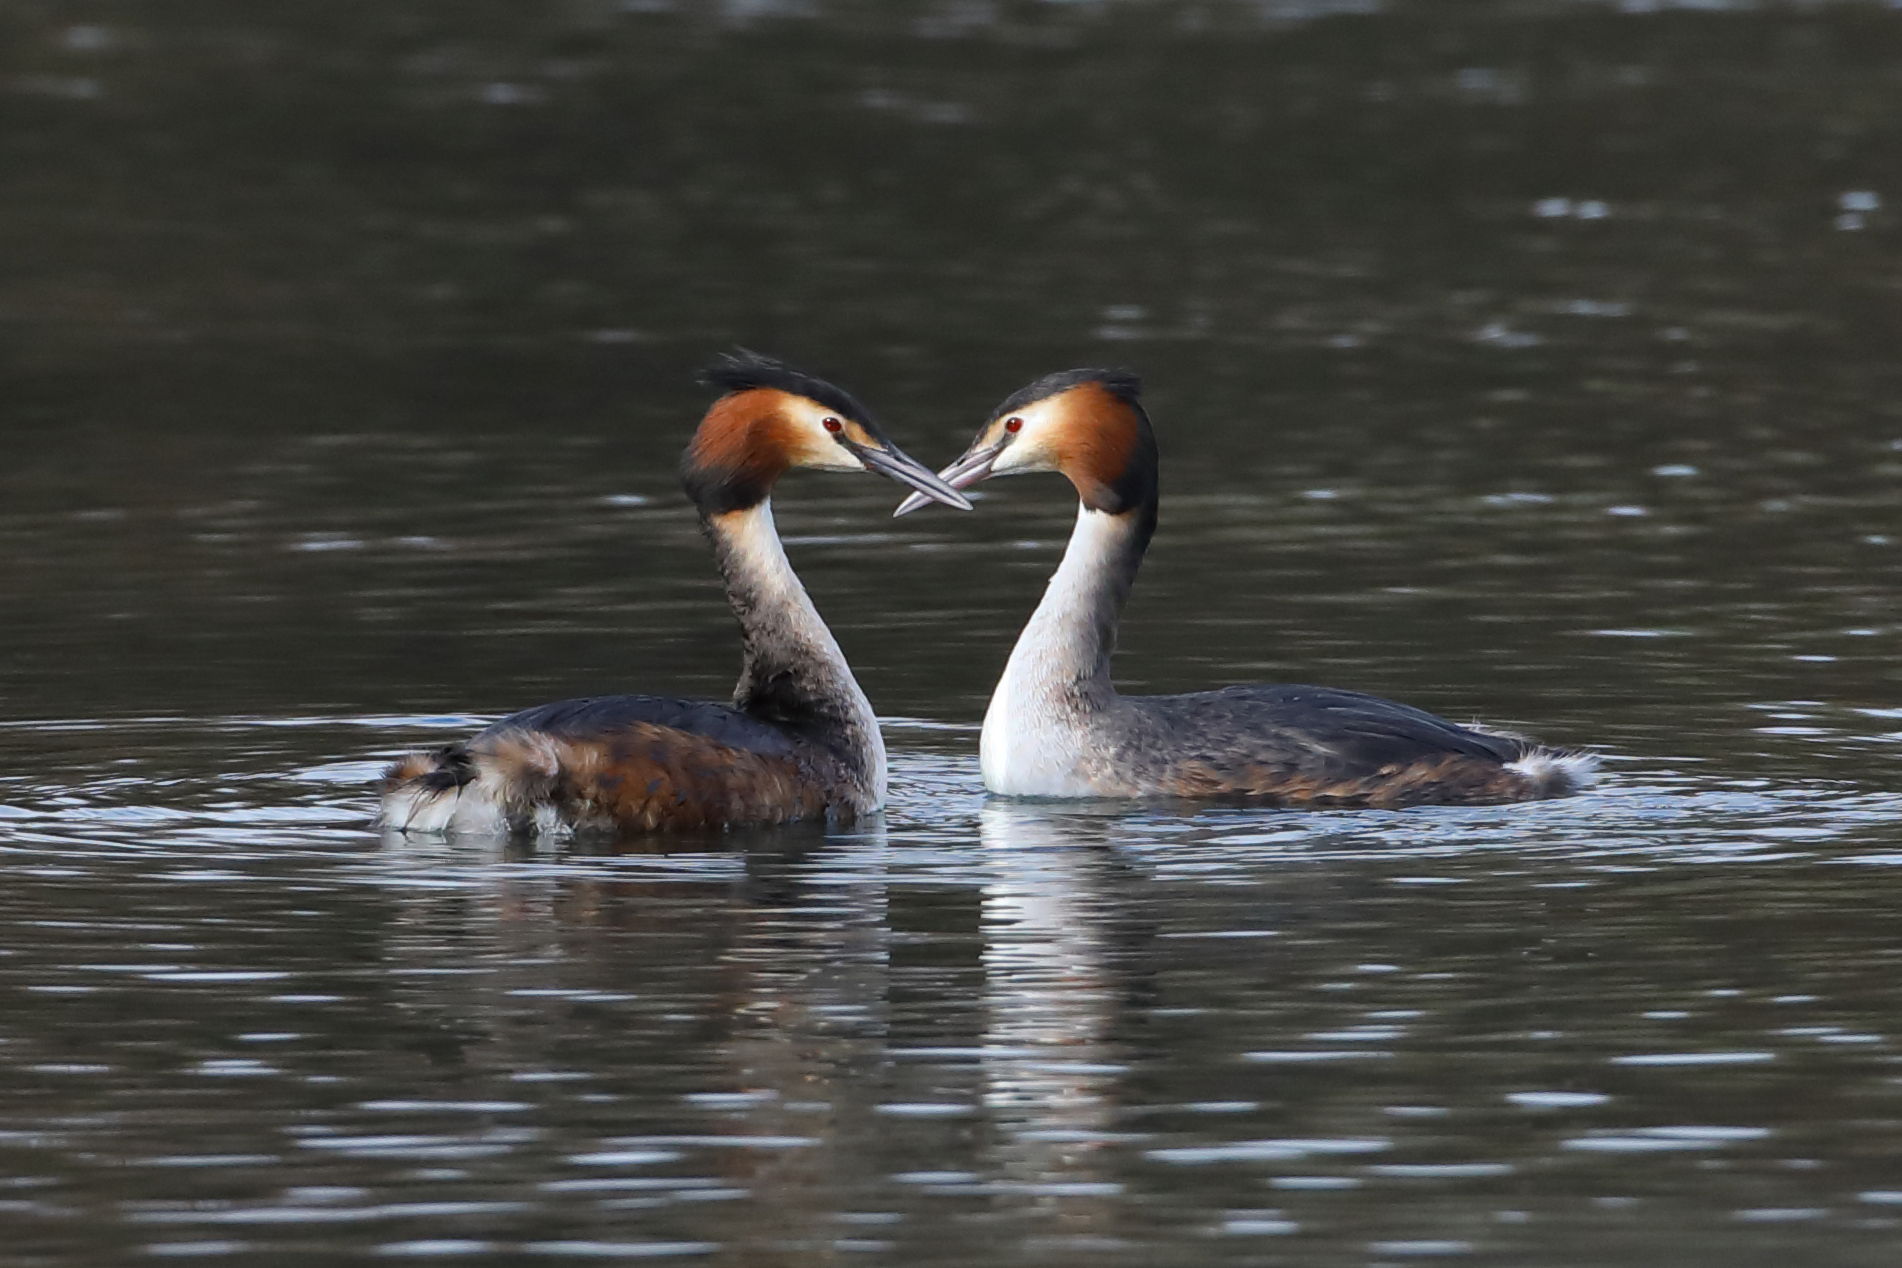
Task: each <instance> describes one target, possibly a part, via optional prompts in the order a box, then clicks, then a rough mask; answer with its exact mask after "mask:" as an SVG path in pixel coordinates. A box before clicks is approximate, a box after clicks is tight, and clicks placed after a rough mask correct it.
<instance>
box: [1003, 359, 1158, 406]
mask: <svg viewBox="0 0 1902 1268" xmlns="http://www.w3.org/2000/svg"><path fill="white" fill-rule="evenodd" d="M1085 383H1100V384H1102V385H1103V387H1104V389H1105V390H1107V391H1108V392H1109V393H1110V394H1111V395H1113V396H1116V397H1119V398H1121V399H1122V400H1125V401H1128V402H1129V403H1130V404H1131V405H1136V406H1140V405H1141V404H1142V401H1141V397H1142V391H1143V381H1142V380H1141V379H1140V378H1138V377H1137V376H1136V375H1134V374H1132V373H1130V372H1129V371H1128V370H1101V369H1087V370H1059V371H1057V372H1056V373H1055V374H1046V375H1044V376H1043V377H1042V378H1041V379H1038V380H1037V381H1036V382H1035V383H1032V384H1030V385H1029V386H1027V387H1021V388H1019V389H1017V390H1016V391H1015V392H1012V393H1011V394H1010V395H1009V396H1007V397H1005V398H1004V403H1003V404H1002V405H999V406H998V407H997V408H996V409H994V410H992V411H991V417H992V418H999V417H1002V416H1003V415H1005V414H1008V413H1010V412H1011V411H1012V410H1019V409H1023V408H1024V407H1025V406H1028V405H1035V404H1036V403H1037V402H1038V401H1041V400H1044V399H1046V398H1048V397H1052V396H1055V395H1056V394H1057V393H1059V392H1067V391H1069V390H1070V389H1071V388H1073V387H1082V386H1083V385H1084V384H1085Z"/></svg>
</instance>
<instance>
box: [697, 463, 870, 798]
mask: <svg viewBox="0 0 1902 1268" xmlns="http://www.w3.org/2000/svg"><path fill="white" fill-rule="evenodd" d="M718 532H719V534H720V536H721V538H722V539H723V542H724V545H725V547H726V566H727V568H728V569H729V575H728V579H727V588H728V594H729V597H730V598H731V599H732V601H733V607H734V612H735V614H736V615H737V616H738V617H739V619H740V625H741V628H742V629H743V630H744V631H745V635H746V643H747V658H748V661H747V665H746V669H745V671H744V672H743V674H742V677H741V679H740V691H741V692H742V693H744V692H745V691H746V689H747V685H748V682H749V680H750V679H751V678H752V677H753V674H754V672H755V670H764V671H766V672H772V670H774V669H776V668H778V667H779V665H778V664H764V663H760V662H761V661H762V659H764V658H770V659H771V660H772V661H773V662H786V661H792V660H797V661H798V662H800V666H799V667H800V669H801V670H802V677H806V678H808V679H809V680H810V683H811V685H812V686H813V687H814V688H817V689H821V690H824V691H825V693H826V694H827V695H828V696H829V697H831V698H832V699H833V700H834V701H835V702H836V704H837V705H838V706H839V707H840V708H842V709H843V710H844V711H845V712H846V714H847V715H848V716H849V717H850V718H852V719H853V721H854V723H855V724H856V725H855V728H854V729H856V730H857V731H858V732H859V733H860V734H861V735H862V736H863V737H864V743H865V746H866V750H867V751H866V753H865V758H866V762H867V775H868V781H867V782H868V783H869V784H870V786H871V789H872V792H873V795H874V796H875V798H876V800H875V801H874V803H873V805H874V807H876V806H882V805H884V804H885V792H886V765H885V741H884V738H883V736H882V735H881V734H880V733H879V729H878V715H877V714H875V713H873V712H872V703H871V701H869V700H867V699H866V698H865V692H864V691H863V690H862V689H861V688H860V687H859V684H858V679H856V678H854V677H853V676H852V667H851V666H850V665H848V664H846V661H845V653H844V652H842V651H840V650H839V644H838V641H837V640H836V639H834V638H833V637H832V631H831V630H830V629H828V628H827V627H826V623H825V621H824V619H823V618H821V617H820V615H819V609H817V608H815V607H814V606H813V605H812V598H811V596H809V595H808V594H807V593H806V587H805V586H804V585H803V584H802V583H801V582H800V580H799V576H798V574H796V573H795V572H793V568H792V562H791V561H790V560H788V559H787V558H786V548H785V546H784V545H783V544H782V543H781V542H780V540H779V529H778V527H777V526H776V525H775V524H774V523H773V504H772V500H771V499H767V500H765V501H762V502H761V503H760V504H759V505H757V506H754V507H749V508H747V509H746V510H743V511H735V512H731V513H729V514H727V515H724V516H721V517H720V524H719V529H718Z"/></svg>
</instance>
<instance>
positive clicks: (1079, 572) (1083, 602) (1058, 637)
mask: <svg viewBox="0 0 1902 1268" xmlns="http://www.w3.org/2000/svg"><path fill="white" fill-rule="evenodd" d="M1155 527H1156V505H1155V502H1154V501H1153V500H1150V501H1147V502H1145V503H1144V504H1142V505H1139V506H1136V507H1134V508H1132V509H1130V510H1127V511H1124V512H1121V513H1111V512H1108V511H1093V510H1091V509H1090V508H1089V507H1087V506H1084V505H1080V504H1079V505H1078V507H1077V516H1076V527H1075V529H1073V530H1072V531H1071V533H1070V544H1069V546H1067V547H1066V548H1065V549H1064V552H1063V562H1062V563H1060V564H1058V565H1057V570H1056V572H1055V573H1054V574H1053V575H1052V576H1051V578H1050V585H1049V587H1048V588H1047V589H1046V590H1045V591H1044V595H1043V600H1042V602H1040V603H1038V604H1037V610H1036V612H1034V613H1032V614H1031V618H1030V621H1029V623H1028V624H1026V625H1025V626H1024V632H1023V633H1022V634H1020V635H1018V637H1017V646H1016V647H1015V648H1013V649H1012V650H1011V654H1010V662H1009V664H1008V665H1006V667H1005V669H1004V678H1003V681H1001V682H1000V683H999V684H998V692H999V694H1000V695H1001V694H1003V693H1004V692H1005V691H1007V690H1008V691H1012V692H1015V693H1022V694H1025V695H1028V696H1031V697H1035V698H1038V699H1039V700H1040V701H1042V702H1043V703H1044V704H1046V705H1047V706H1049V707H1053V708H1058V709H1062V710H1065V711H1069V710H1082V711H1094V710H1098V709H1102V708H1106V707H1108V705H1109V703H1110V702H1111V701H1112V700H1114V699H1115V697H1116V688H1115V687H1114V686H1112V685H1111V683H1110V657H1111V656H1112V655H1114V654H1115V651H1116V626H1117V623H1118V621H1120V620H1121V618H1122V615H1123V604H1124V603H1125V602H1126V601H1127V600H1128V599H1129V590H1130V587H1131V586H1132V585H1134V584H1135V581H1136V570H1137V569H1138V568H1140V567H1141V566H1142V561H1143V553H1144V552H1145V551H1147V550H1148V549H1149V539H1150V537H1151V536H1152V535H1153V534H1154V532H1155Z"/></svg>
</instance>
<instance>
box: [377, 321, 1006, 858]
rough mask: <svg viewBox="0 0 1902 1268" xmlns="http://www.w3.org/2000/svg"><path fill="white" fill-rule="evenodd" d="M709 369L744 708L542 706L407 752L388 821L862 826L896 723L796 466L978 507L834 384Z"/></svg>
mask: <svg viewBox="0 0 1902 1268" xmlns="http://www.w3.org/2000/svg"><path fill="white" fill-rule="evenodd" d="M704 381H705V382H706V383H707V384H708V385H709V386H713V387H717V388H720V389H722V395H721V396H720V398H719V399H718V400H717V401H715V402H714V403H713V405H712V407H711V408H709V409H708V410H707V413H706V416H705V417H704V418H703V419H702V420H701V422H700V426H699V428H698V429H697V430H696V431H695V432H694V435H693V440H692V442H691V443H690V444H689V445H688V446H687V451H686V454H685V456H684V457H683V458H682V460H681V482H682V484H683V486H684V487H685V489H686V492H687V496H688V497H689V498H691V499H692V500H693V503H694V505H695V507H696V508H697V509H698V510H699V513H700V522H701V525H702V527H703V528H704V529H705V531H706V534H707V537H708V538H709V539H710V540H711V541H712V543H713V553H714V558H715V561H716V562H717V564H718V566H719V569H720V575H721V577H722V578H723V579H724V580H725V582H726V593H727V601H728V602H729V603H730V604H731V605H732V608H733V613H734V615H735V616H736V617H738V618H739V624H740V641H741V648H742V659H741V669H740V680H739V685H738V686H737V687H735V688H734V692H733V702H732V704H730V705H726V704H715V703H712V702H710V701H700V700H679V699H674V698H671V697H663V696H594V697H590V698H588V699H582V700H563V701H560V702H558V703H556V704H546V705H542V706H540V707H538V708H534V709H527V710H524V711H523V712H521V713H517V714H513V715H511V716H509V717H506V718H503V719H502V720H501V721H499V722H496V723H494V724H493V725H491V726H489V727H487V728H485V729H484V730H482V731H479V732H477V733H476V734H475V735H474V736H472V737H470V738H469V739H467V740H463V741H459V742H457V743H454V744H450V745H447V746H445V747H443V748H439V749H436V750H434V751H432V752H426V753H413V754H411V755H409V756H408V757H404V758H402V759H401V760H399V761H397V762H396V763H395V764H393V765H392V766H390V768H389V769H388V770H387V771H386V772H385V773H384V779H383V786H382V815H381V819H382V822H383V823H384V825H385V826H387V827H389V828H393V829H396V830H398V831H401V832H483V833H492V832H504V831H507V832H525V831H529V830H539V831H548V830H555V829H560V828H568V829H574V830H600V831H610V832H631V831H654V830H666V829H690V828H719V827H728V826H737V825H740V824H757V823H784V822H789V821H792V820H796V819H813V818H819V817H825V818H827V819H831V820H834V821H840V822H845V821H850V820H852V819H853V818H856V817H857V816H859V815H862V814H865V813H867V812H870V811H873V810H876V809H878V808H879V807H880V806H882V805H883V804H884V802H885V782H886V781H885V744H884V741H883V739H882V738H881V737H880V735H879V730H878V719H877V717H876V716H875V715H874V714H873V713H872V706H871V704H870V703H869V702H868V701H867V700H866V698H865V693H864V692H863V691H861V690H860V689H859V685H858V682H857V681H856V680H855V679H854V678H853V677H852V670H851V668H850V667H849V666H848V665H847V664H846V662H845V657H844V655H843V654H842V653H841V652H840V651H839V645H838V643H837V642H835V641H834V640H833V637H832V634H831V631H829V630H828V629H827V628H826V625H825V622H824V621H823V620H821V619H820V617H819V613H818V610H817V609H816V608H814V607H813V605H812V600H811V599H810V598H808V597H807V595H806V590H805V587H804V586H802V585H801V584H800V583H799V578H798V577H797V576H796V575H795V574H794V573H793V570H792V565H791V564H790V563H789V562H788V561H787V559H786V552H785V550H784V549H783V548H782V546H781V544H780V540H779V533H778V531H777V530H776V529H775V528H774V526H773V511H772V501H771V495H772V491H773V486H774V484H775V482H776V481H777V480H778V479H779V477H780V476H781V475H783V474H784V473H785V472H787V471H788V470H791V469H792V468H795V467H809V468H813V469H816V470H822V471H872V472H876V473H878V474H880V475H884V476H889V477H890V478H892V479H894V480H897V481H899V482H901V483H903V484H907V485H910V486H911V487H912V488H914V489H916V490H918V491H919V492H920V494H921V495H923V496H927V497H931V498H935V499H937V500H938V501H940V502H943V503H945V504H947V505H949V506H955V507H959V508H961V509H964V510H968V509H970V505H971V504H970V502H968V501H967V500H966V499H965V498H964V496H963V495H962V494H960V493H958V492H957V491H956V490H954V489H952V488H951V487H950V486H949V485H947V484H946V483H945V482H944V481H942V480H941V479H939V478H938V477H937V476H935V475H933V474H932V473H931V471H930V470H929V469H928V468H926V467H924V466H922V465H921V464H919V463H918V462H916V461H915V460H913V459H912V458H909V457H907V456H906V455H905V454H904V453H902V452H901V451H900V450H899V449H898V447H897V446H896V445H893V444H892V443H891V441H889V440H888V439H886V437H885V435H884V433H883V432H882V431H880V430H879V428H878V426H877V424H875V423H874V422H873V421H872V416H871V415H870V414H869V413H868V412H867V411H866V410H865V407H864V406H862V405H860V404H859V403H858V402H857V401H856V400H854V399H853V398H852V397H851V396H849V395H848V394H846V393H845V392H843V391H841V390H840V389H839V388H837V387H834V386H833V385H832V384H830V383H827V382H825V381H823V380H821V379H816V378H813V377H812V376H810V375H807V374H802V373H800V372H799V371H797V370H793V369H791V368H789V367H787V366H785V365H782V364H781V363H779V362H777V361H774V360H771V359H769V358H766V357H761V356H758V355H757V354H754V353H744V352H743V353H739V354H736V355H732V356H728V357H724V358H722V359H721V360H720V361H719V362H718V363H717V364H716V365H714V366H713V367H712V368H711V369H709V370H708V371H707V372H706V374H705V376H704Z"/></svg>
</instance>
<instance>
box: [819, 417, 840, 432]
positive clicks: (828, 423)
mask: <svg viewBox="0 0 1902 1268" xmlns="http://www.w3.org/2000/svg"><path fill="white" fill-rule="evenodd" d="M819 425H820V426H821V427H823V428H825V429H826V430H827V431H829V432H841V431H844V430H845V424H844V423H842V422H840V421H839V420H838V419H836V418H827V419H824V420H822V421H821V422H820V424H819Z"/></svg>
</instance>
